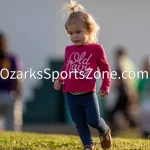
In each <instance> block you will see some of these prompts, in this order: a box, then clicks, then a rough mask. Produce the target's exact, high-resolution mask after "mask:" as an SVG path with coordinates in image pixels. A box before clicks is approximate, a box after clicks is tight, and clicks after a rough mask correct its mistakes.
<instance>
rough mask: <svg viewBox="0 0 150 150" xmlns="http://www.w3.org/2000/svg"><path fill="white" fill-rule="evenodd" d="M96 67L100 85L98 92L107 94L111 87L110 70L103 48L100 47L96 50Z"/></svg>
mask: <svg viewBox="0 0 150 150" xmlns="http://www.w3.org/2000/svg"><path fill="white" fill-rule="evenodd" d="M97 50H98V51H97V54H96V56H97V65H98V67H99V69H100V73H101V78H102V85H101V87H100V91H106V92H107V94H109V91H110V86H111V69H110V65H109V63H108V60H107V57H106V54H105V51H104V48H103V46H102V45H99V47H98V49H97Z"/></svg>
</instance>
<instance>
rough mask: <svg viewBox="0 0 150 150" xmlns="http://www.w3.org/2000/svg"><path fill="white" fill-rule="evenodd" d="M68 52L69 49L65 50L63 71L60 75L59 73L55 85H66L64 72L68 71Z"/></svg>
mask: <svg viewBox="0 0 150 150" xmlns="http://www.w3.org/2000/svg"><path fill="white" fill-rule="evenodd" d="M66 51H67V47H66V49H65V59H64V66H63V67H62V69H61V71H60V73H59V77H58V78H57V79H56V80H55V82H54V85H56V84H57V85H58V84H59V85H60V86H61V85H62V84H64V83H65V80H64V78H65V77H63V73H62V72H63V71H66V62H67V57H66V53H67V52H66Z"/></svg>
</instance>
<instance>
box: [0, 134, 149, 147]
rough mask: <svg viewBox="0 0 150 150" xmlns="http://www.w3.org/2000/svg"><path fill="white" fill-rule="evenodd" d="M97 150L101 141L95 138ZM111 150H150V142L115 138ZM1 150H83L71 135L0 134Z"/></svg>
mask: <svg viewBox="0 0 150 150" xmlns="http://www.w3.org/2000/svg"><path fill="white" fill-rule="evenodd" d="M93 139H94V142H95V143H96V147H97V150H101V148H100V147H99V139H98V138H97V137H94V138H93ZM113 143H114V144H113V147H112V148H111V150H150V140H143V139H138V138H137V139H123V138H114V139H113ZM0 150H82V145H81V142H80V139H79V138H78V137H77V136H71V135H68V136H67V135H56V134H55V135H54V134H34V133H25V132H24V133H17V132H15V133H14V132H0Z"/></svg>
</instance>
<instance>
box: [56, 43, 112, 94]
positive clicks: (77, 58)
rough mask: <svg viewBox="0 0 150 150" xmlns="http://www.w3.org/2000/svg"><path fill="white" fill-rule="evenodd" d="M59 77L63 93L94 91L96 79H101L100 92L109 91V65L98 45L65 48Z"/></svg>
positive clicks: (101, 47) (102, 49)
mask: <svg viewBox="0 0 150 150" xmlns="http://www.w3.org/2000/svg"><path fill="white" fill-rule="evenodd" d="M98 68H99V70H98ZM96 74H97V76H96ZM59 75H60V76H59V78H58V80H60V81H61V82H62V83H63V92H92V91H96V78H97V79H99V78H101V79H102V85H101V86H100V90H104V91H106V92H107V93H109V91H110V85H111V77H110V65H109V63H108V61H107V58H106V54H105V51H104V48H103V46H102V45H100V44H88V45H81V46H76V45H71V46H67V47H66V49H65V60H64V66H63V68H62V70H61V72H60V74H59Z"/></svg>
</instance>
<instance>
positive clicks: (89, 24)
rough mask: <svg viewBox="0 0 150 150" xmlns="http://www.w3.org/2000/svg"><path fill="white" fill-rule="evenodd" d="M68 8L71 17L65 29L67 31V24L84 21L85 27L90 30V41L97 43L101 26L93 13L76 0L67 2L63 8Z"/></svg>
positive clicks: (66, 24)
mask: <svg viewBox="0 0 150 150" xmlns="http://www.w3.org/2000/svg"><path fill="white" fill-rule="evenodd" d="M66 9H67V10H68V11H69V12H70V11H71V13H69V17H68V19H67V21H66V23H65V29H66V31H67V26H68V25H70V24H75V23H78V22H81V23H83V25H84V27H85V28H87V30H88V31H89V33H90V34H89V42H90V43H97V42H98V35H99V30H100V26H99V25H98V24H97V23H96V21H95V20H94V18H93V17H92V15H91V14H89V13H88V12H86V10H85V9H84V7H83V6H82V5H81V4H77V2H76V1H73V0H71V2H70V4H66V5H65V6H64V7H63V9H62V10H66Z"/></svg>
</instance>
